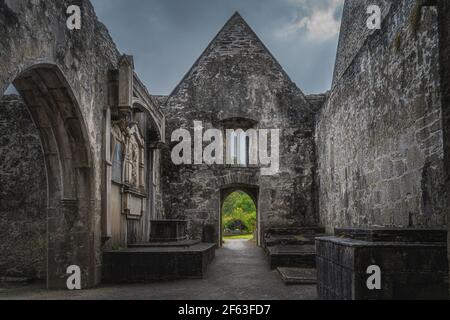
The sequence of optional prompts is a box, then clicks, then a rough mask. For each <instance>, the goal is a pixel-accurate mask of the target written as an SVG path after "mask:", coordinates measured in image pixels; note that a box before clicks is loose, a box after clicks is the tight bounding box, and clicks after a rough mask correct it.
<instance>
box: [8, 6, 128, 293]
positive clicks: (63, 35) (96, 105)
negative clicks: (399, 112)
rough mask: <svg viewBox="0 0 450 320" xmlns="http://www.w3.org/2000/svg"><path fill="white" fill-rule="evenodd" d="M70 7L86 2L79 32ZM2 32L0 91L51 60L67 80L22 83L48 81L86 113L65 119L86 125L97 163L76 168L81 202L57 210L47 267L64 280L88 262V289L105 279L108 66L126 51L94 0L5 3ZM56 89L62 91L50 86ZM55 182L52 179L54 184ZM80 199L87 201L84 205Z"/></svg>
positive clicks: (61, 101) (60, 97)
mask: <svg viewBox="0 0 450 320" xmlns="http://www.w3.org/2000/svg"><path fill="white" fill-rule="evenodd" d="M72 4H78V5H80V6H81V12H82V28H81V30H73V31H70V30H68V28H67V27H66V19H67V17H68V16H67V14H66V9H67V7H68V6H69V5H72ZM0 34H1V35H2V36H1V37H0V52H1V55H0V94H2V93H3V92H4V90H5V89H6V88H7V87H8V86H9V85H10V84H11V82H13V81H14V80H15V79H16V78H17V76H19V75H20V74H22V72H23V71H25V70H27V69H29V68H30V67H33V66H36V65H39V66H41V67H42V66H48V65H52V66H55V68H56V69H57V70H60V73H61V74H62V75H63V77H64V78H65V79H64V80H66V81H67V83H63V82H61V81H60V82H58V81H56V80H57V79H55V77H54V73H51V72H47V73H46V75H43V76H42V78H41V79H39V77H34V78H27V79H24V80H25V81H24V84H25V85H27V84H33V85H36V86H37V87H39V88H41V89H42V88H43V87H45V86H47V94H48V93H50V94H51V93H53V94H54V96H53V99H54V101H55V104H56V105H57V106H56V109H57V110H56V111H58V112H61V113H64V112H69V111H71V110H69V109H68V108H70V106H69V105H68V104H67V103H65V102H67V100H65V99H67V98H65V97H67V96H66V95H69V96H70V95H71V94H73V97H72V98H73V99H72V101H73V100H75V101H76V105H77V106H79V113H80V114H79V115H78V117H77V119H72V120H71V121H70V125H69V122H68V123H67V124H68V125H67V127H66V130H72V131H71V132H70V133H71V134H74V135H77V134H80V131H79V130H78V129H79V128H83V127H84V128H85V137H84V138H83V140H84V141H80V143H79V146H80V150H82V148H84V149H83V150H82V151H87V152H88V153H90V156H91V159H90V160H91V161H90V163H89V167H88V168H86V164H85V163H84V164H81V163H80V164H78V167H81V168H79V169H77V170H76V171H77V172H78V173H77V179H78V180H77V181H78V182H77V183H79V186H78V188H77V190H76V192H83V193H84V195H83V196H81V197H79V198H78V199H77V198H75V199H73V197H72V196H69V197H67V199H61V202H60V203H57V204H55V206H56V207H57V208H55V210H53V211H52V220H51V224H50V227H51V230H52V232H53V233H54V237H52V238H51V240H55V241H58V242H59V244H60V245H57V246H54V248H53V249H52V250H53V251H52V255H56V256H57V257H56V258H55V260H54V261H56V262H55V264H54V265H53V264H51V265H50V266H49V267H52V272H51V273H52V275H53V276H54V278H52V283H53V285H56V286H64V285H65V283H64V278H63V276H61V274H64V273H65V267H64V265H67V264H73V263H76V264H79V265H80V266H81V267H82V272H83V276H82V283H83V287H86V286H87V285H93V284H94V283H96V282H98V281H99V276H100V267H101V194H102V176H103V172H102V169H103V162H102V160H103V154H102V152H103V148H102V143H103V128H104V110H105V108H107V107H108V106H109V103H110V99H109V97H108V81H109V71H110V70H112V69H117V64H118V60H119V57H120V54H119V52H118V50H117V48H116V46H115V44H114V42H113V41H112V39H111V37H110V36H109V34H108V31H107V30H106V28H105V27H104V26H103V25H102V24H101V23H100V22H99V21H98V20H97V17H96V14H95V12H94V9H93V7H92V5H91V3H90V2H89V1H88V0H77V1H69V0H64V1H56V0H54V1H48V0H45V1H44V0H35V1H25V0H15V1H11V0H0ZM55 68H54V69H52V70H55ZM36 72H37V73H39V70H38V71H36ZM36 72H35V74H36ZM52 75H53V76H52ZM54 88H57V89H58V90H54V91H52V90H51V89H54ZM48 89H50V90H48ZM44 91H45V90H44ZM66 108H67V109H66ZM75 109H76V108H75ZM52 114H57V112H53V113H52ZM39 120H42V119H39ZM54 122H55V123H58V122H57V121H54ZM55 123H53V125H55ZM59 123H60V122H59ZM76 126H79V128H78V129H77V128H76ZM76 138H78V139H79V140H81V139H80V138H79V137H76ZM60 141H62V139H61V140H60ZM59 147H60V148H61V150H67V148H68V146H67V145H66V146H63V145H62V144H61V145H59ZM74 154H76V155H79V154H80V152H75V153H74ZM55 167H56V166H55ZM67 172H74V171H73V170H72V171H71V170H67ZM56 182H57V181H56V180H55V181H50V182H49V184H50V185H52V186H54V185H56ZM81 202H83V204H82V205H79V204H80V203H81ZM58 211H60V212H58ZM62 211H64V212H62Z"/></svg>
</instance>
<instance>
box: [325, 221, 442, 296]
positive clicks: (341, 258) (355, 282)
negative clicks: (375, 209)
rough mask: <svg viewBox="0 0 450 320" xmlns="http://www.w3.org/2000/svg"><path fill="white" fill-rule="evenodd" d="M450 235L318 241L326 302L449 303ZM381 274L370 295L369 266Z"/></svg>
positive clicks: (361, 234) (372, 231) (389, 233)
mask: <svg viewBox="0 0 450 320" xmlns="http://www.w3.org/2000/svg"><path fill="white" fill-rule="evenodd" d="M446 238H447V232H446V231H445V230H443V229H442V230H419V229H377V228H368V229H336V230H335V236H332V237H318V238H316V254H317V256H316V266H317V282H318V284H317V289H318V295H319V298H320V299H327V300H368V299H370V300H372V299H447V298H448V262H447V243H446ZM373 265H375V266H378V267H379V268H380V271H381V288H380V290H370V289H369V288H368V286H367V280H368V278H369V277H370V275H371V274H372V273H370V274H368V273H367V270H368V267H370V266H373Z"/></svg>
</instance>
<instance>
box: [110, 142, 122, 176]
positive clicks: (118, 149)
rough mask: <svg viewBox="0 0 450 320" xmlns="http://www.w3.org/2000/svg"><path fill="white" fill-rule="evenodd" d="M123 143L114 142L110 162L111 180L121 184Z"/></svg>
mask: <svg viewBox="0 0 450 320" xmlns="http://www.w3.org/2000/svg"><path fill="white" fill-rule="evenodd" d="M123 156H124V154H123V145H122V143H120V142H117V143H116V144H115V148H114V153H113V163H112V167H113V168H112V181H113V182H115V183H119V184H121V183H122V182H123Z"/></svg>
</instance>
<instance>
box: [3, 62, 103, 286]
mask: <svg viewBox="0 0 450 320" xmlns="http://www.w3.org/2000/svg"><path fill="white" fill-rule="evenodd" d="M12 83H13V85H14V87H15V88H16V89H17V91H18V93H19V94H20V96H21V97H22V100H23V103H24V104H25V106H26V109H27V110H28V111H29V113H30V115H31V118H32V121H33V122H34V124H35V127H36V129H37V132H38V134H39V138H40V144H41V148H42V154H43V159H44V163H45V175H46V185H45V186H42V187H43V188H45V189H46V191H47V192H46V194H47V199H46V201H45V202H46V203H45V204H46V205H45V207H46V208H45V211H46V231H47V235H46V246H47V248H46V259H45V260H46V273H47V275H46V277H45V278H46V281H47V287H48V288H65V286H66V283H65V282H66V270H67V267H68V266H70V265H77V266H79V267H80V269H81V282H82V287H87V286H90V285H93V284H94V283H95V282H96V280H95V279H96V277H95V269H96V265H95V250H94V239H95V238H94V235H93V229H94V224H95V219H93V215H92V212H94V207H95V201H94V199H95V197H94V195H93V190H94V186H93V183H94V181H93V179H94V177H93V168H92V159H91V148H90V143H89V137H88V134H87V130H86V126H85V123H84V120H83V116H82V114H81V111H80V109H79V105H78V103H77V101H76V99H75V97H74V95H73V92H72V89H71V88H70V85H69V84H68V82H67V81H66V78H65V76H64V75H63V73H62V72H61V70H60V69H59V68H58V67H57V66H55V65H52V64H38V65H35V66H33V67H31V68H29V69H27V70H26V71H24V72H22V73H20V74H19V75H18V76H16V78H15V79H14V80H13V81H12ZM2 96H3V95H2ZM4 120H5V121H8V119H4ZM23 143H25V144H26V143H27V140H26V139H24V141H23ZM19 160H20V159H19ZM17 167H18V168H20V161H18V162H17ZM11 183H14V181H12V182H11ZM19 192H20V191H19ZM22 192H25V191H22ZM16 219H20V216H17V217H16ZM18 232H20V230H18Z"/></svg>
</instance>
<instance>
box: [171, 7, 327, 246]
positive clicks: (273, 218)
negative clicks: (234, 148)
mask: <svg viewBox="0 0 450 320" xmlns="http://www.w3.org/2000/svg"><path fill="white" fill-rule="evenodd" d="M313 109H314V108H313V107H312V106H311V105H310V104H309V103H308V100H307V99H306V98H305V96H304V95H303V94H302V92H301V91H300V90H299V89H298V88H297V87H296V85H295V84H294V83H293V82H292V81H291V80H290V79H289V77H288V76H287V75H286V73H285V72H284V71H283V69H282V68H281V66H280V65H279V64H278V62H277V61H276V60H275V59H274V58H273V57H272V55H271V54H270V53H269V52H268V50H267V49H266V48H265V46H264V45H263V44H262V43H261V41H260V40H259V39H258V38H257V36H256V35H255V34H254V32H253V31H252V30H251V29H250V27H249V26H248V25H247V24H246V23H245V21H244V20H243V19H242V18H241V17H240V16H239V14H235V15H234V16H233V17H232V18H231V19H230V20H229V21H228V22H227V24H226V25H225V26H224V28H223V29H222V30H221V31H220V32H219V34H218V35H217V36H216V38H215V39H214V40H213V41H212V42H211V44H210V45H209V46H208V48H207V49H206V50H205V52H204V53H203V55H202V56H201V57H200V58H199V60H198V61H197V62H196V63H195V64H194V66H193V67H192V68H191V70H190V71H189V72H188V74H187V75H186V77H185V78H184V79H183V80H182V81H181V83H180V84H179V85H178V86H177V88H176V89H175V90H174V92H173V93H172V94H171V96H170V97H169V98H168V100H167V102H166V103H165V105H164V106H163V110H164V112H165V113H166V116H167V121H168V129H167V131H168V139H170V135H171V132H172V131H173V130H175V129H178V128H185V129H188V130H191V132H192V127H193V121H194V120H196V121H202V122H203V125H204V127H205V128H217V129H222V128H223V121H224V120H227V119H232V118H244V119H249V120H252V121H254V122H256V123H257V128H259V129H281V133H280V162H281V163H280V172H279V173H278V174H277V175H274V176H261V175H260V172H259V169H258V168H238V167H232V168H230V167H225V166H220V165H219V166H205V165H204V166H199V165H182V166H174V165H172V163H171V160H170V149H169V148H168V149H167V150H166V152H165V156H164V161H163V179H164V197H165V200H164V203H165V205H164V207H165V211H166V214H167V216H168V217H171V218H177V219H187V220H188V221H189V225H188V230H189V234H190V236H191V237H193V238H199V237H201V235H202V233H203V231H202V230H203V227H204V226H214V228H215V229H216V232H215V233H216V235H217V238H216V241H218V240H219V237H218V235H219V229H220V206H221V190H224V189H227V188H228V189H230V188H231V189H232V188H235V189H239V188H243V189H244V190H243V191H247V189H248V188H253V189H252V190H250V191H249V192H250V193H249V194H255V195H256V197H255V201H256V203H258V211H259V216H258V220H259V223H260V225H259V234H260V235H261V232H263V230H264V229H265V228H268V227H271V226H309V225H315V224H316V223H317V222H318V217H317V215H316V210H315V207H314V172H315V163H314V137H313V130H314V122H313ZM244 129H246V128H244ZM168 145H169V146H174V145H175V144H173V143H172V144H171V143H170V141H168ZM255 188H256V191H255Z"/></svg>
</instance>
